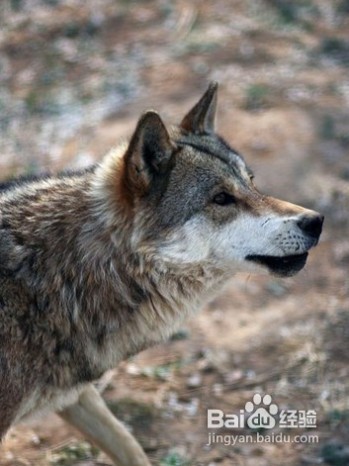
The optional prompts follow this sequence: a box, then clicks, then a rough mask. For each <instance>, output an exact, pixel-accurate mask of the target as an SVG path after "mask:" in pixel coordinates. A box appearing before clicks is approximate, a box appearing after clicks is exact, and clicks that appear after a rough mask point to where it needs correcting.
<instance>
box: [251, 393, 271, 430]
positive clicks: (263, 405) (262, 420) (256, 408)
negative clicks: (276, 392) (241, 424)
mask: <svg viewBox="0 0 349 466" xmlns="http://www.w3.org/2000/svg"><path fill="white" fill-rule="evenodd" d="M245 411H246V413H249V414H250V415H249V417H248V419H247V425H248V427H249V428H250V429H258V428H261V427H263V428H264V429H272V428H273V427H275V424H276V421H275V419H274V417H273V416H275V414H277V412H278V411H279V408H278V407H277V405H276V404H275V403H272V400H271V396H270V395H264V396H263V398H262V396H261V395H260V394H259V393H256V394H255V395H254V396H253V401H248V402H247V403H246V405H245Z"/></svg>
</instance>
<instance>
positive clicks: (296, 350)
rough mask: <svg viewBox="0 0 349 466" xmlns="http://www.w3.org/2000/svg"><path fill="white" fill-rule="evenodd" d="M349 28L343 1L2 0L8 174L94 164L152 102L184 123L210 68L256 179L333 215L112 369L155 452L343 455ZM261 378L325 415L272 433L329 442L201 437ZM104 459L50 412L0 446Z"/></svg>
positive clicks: (124, 410) (6, 458)
mask: <svg viewBox="0 0 349 466" xmlns="http://www.w3.org/2000/svg"><path fill="white" fill-rule="evenodd" d="M348 28H349V2H348V0H337V1H334V0H332V1H330V0H297V1H294V2H287V1H285V0H245V1H242V0H230V1H229V0H216V1H215V2H210V1H208V0H201V1H198V0H194V1H192V2H184V1H170V0H147V1H146V0H143V1H138V2H137V1H128V0H120V1H114V0H85V1H84V0H1V3H0V154H1V155H0V176H1V178H2V179H5V178H7V177H9V176H14V175H19V174H28V173H33V172H40V171H47V170H49V171H57V170H60V169H62V168H74V167H81V166H86V165H88V164H90V163H93V162H94V161H96V160H99V159H100V158H101V157H102V156H103V154H104V153H105V152H106V151H107V150H108V149H109V148H110V147H111V146H113V145H115V144H116V143H117V142H118V141H120V139H121V138H123V137H125V136H127V135H128V134H130V132H132V129H133V128H134V127H135V124H136V121H137V118H138V117H139V115H140V113H141V112H142V111H143V110H144V109H146V108H155V109H157V110H158V111H159V112H160V113H161V115H162V116H163V118H164V119H165V121H167V122H178V121H179V120H180V118H181V117H182V116H183V114H184V112H185V111H186V110H188V109H189V107H190V105H191V104H193V102H194V101H195V99H197V98H198V97H199V96H200V94H201V93H202V92H203V91H204V90H205V88H206V86H207V83H208V82H209V81H210V80H217V81H219V83H220V94H219V129H220V133H221V134H222V135H223V136H224V137H225V138H226V139H227V140H228V141H229V142H230V143H231V144H232V145H233V147H235V148H236V149H238V150H239V152H241V153H243V154H244V155H245V158H246V160H247V161H248V163H249V164H250V166H251V167H252V168H253V170H254V171H255V173H256V184H257V185H258V186H259V187H260V188H261V190H264V191H267V192H269V193H270V194H272V195H275V196H278V197H280V198H284V199H287V200H290V201H291V202H294V203H298V204H302V205H305V206H307V207H310V208H313V209H316V210H319V211H321V212H322V213H323V214H325V217H326V220H325V228H324V232H323V235H322V239H321V242H320V244H319V246H318V247H317V248H316V249H315V250H314V251H313V252H312V253H311V254H310V259H309V261H308V264H307V266H306V268H305V270H303V271H302V272H301V273H300V274H299V275H297V276H296V277H294V278H291V279H283V280H282V279H276V278H273V277H270V276H267V275H260V276H259V275H247V274H238V275H236V276H235V277H234V278H233V279H232V281H231V283H230V284H229V286H227V287H226V290H225V291H224V293H223V294H222V295H221V296H220V297H219V298H217V299H215V300H214V301H213V302H212V303H210V305H209V306H207V308H206V309H204V310H203V311H202V312H201V313H200V314H199V315H197V316H196V318H195V319H193V320H192V321H191V322H189V323H188V325H187V327H186V328H183V330H182V331H181V332H179V333H178V334H176V335H175V336H174V338H173V339H172V340H171V341H170V342H168V343H166V344H164V345H161V346H159V347H156V348H152V349H150V350H147V351H145V352H143V353H142V354H140V355H139V356H137V357H135V358H132V359H131V360H129V361H126V362H124V363H123V364H122V365H121V366H120V367H119V368H117V369H116V370H115V371H114V372H113V374H111V376H110V377H109V379H108V383H107V389H106V391H105V397H106V399H107V400H108V403H109V404H110V406H111V408H112V409H113V411H114V412H115V413H116V414H117V415H118V416H119V418H120V419H122V420H123V421H124V422H125V423H126V424H127V425H128V426H129V428H130V429H131V430H132V431H133V432H134V433H135V434H136V435H137V438H138V439H139V440H140V441H141V443H142V445H143V446H144V448H145V449H146V451H147V452H148V454H149V457H150V458H151V459H152V461H153V464H154V465H162V466H171V465H172V466H184V465H187V466H188V465H195V466H199V465H207V466H228V465H237V466H274V465H275V466H280V465H283V466H303V465H304V466H305V465H311V466H314V465H317V464H325V465H335V466H336V465H337V466H339V465H342V466H343V465H344V466H345V465H349V365H348V358H349V313H348V305H349V278H348V266H349V237H348V226H349V215H348V212H349V156H348V145H349V38H348V37H349V36H348V30H349V29H348ZM255 393H262V394H265V393H267V394H269V395H271V396H272V399H273V402H274V403H276V404H277V405H278V408H279V411H281V410H315V411H316V421H317V423H316V424H317V425H316V428H313V429H309V428H301V427H299V428H289V429H286V430H285V429H281V428H280V427H276V428H275V429H274V430H273V432H274V433H275V434H277V433H284V434H285V433H287V434H289V435H290V436H291V438H294V436H295V435H306V436H308V437H309V436H310V434H311V435H313V434H314V435H317V436H318V442H316V443H312V442H311V441H310V439H309V438H308V440H307V439H306V440H307V441H304V442H303V443H295V442H293V443H292V442H291V441H290V442H287V441H282V442H280V443H278V442H274V443H271V442H270V443H269V442H267V441H263V442H260V443H256V442H253V441H252V442H251V441H250V442H244V441H243V440H241V441H240V442H237V443H236V444H235V445H234V446H232V445H224V443H223V442H220V443H217V444H212V445H210V446H208V445H206V444H207V443H208V429H207V421H206V416H207V409H208V408H215V409H222V410H224V412H226V413H238V412H239V410H241V409H243V408H244V406H245V403H246V402H247V401H251V399H252V397H253V395H254V394H255ZM0 415H1V413H0ZM221 433H224V434H231V433H234V434H241V436H244V435H246V434H251V433H252V434H253V439H256V435H257V433H256V432H252V431H251V430H250V429H249V428H248V427H241V428H240V429H235V430H233V431H232V430H231V429H230V430H229V429H225V430H222V431H221ZM265 433H268V434H270V432H265V431H264V434H265ZM262 434H263V432H262ZM105 464H110V460H108V458H106V457H104V456H103V455H102V454H101V453H100V452H99V451H98V450H97V449H95V448H94V447H91V446H90V445H89V444H88V443H86V442H85V440H83V439H82V438H81V437H80V436H79V434H78V433H77V432H76V431H74V430H73V429H71V428H70V427H68V426H67V425H66V424H64V423H63V421H61V420H60V419H59V418H58V417H56V415H54V414H51V415H47V416H45V417H44V418H38V419H35V420H32V421H30V422H28V423H26V424H22V425H19V426H18V427H16V428H14V429H13V430H12V431H11V432H10V433H9V435H8V436H7V438H6V440H5V442H4V443H3V445H2V446H1V447H0V465H1V466H49V465H53V466H73V465H74V466H75V465H83V466H93V465H94V466H96V465H100V466H101V465H105Z"/></svg>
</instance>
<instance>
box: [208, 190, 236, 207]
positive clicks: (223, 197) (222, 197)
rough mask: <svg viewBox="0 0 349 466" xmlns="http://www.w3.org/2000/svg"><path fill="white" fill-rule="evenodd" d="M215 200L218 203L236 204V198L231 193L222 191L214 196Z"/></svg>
mask: <svg viewBox="0 0 349 466" xmlns="http://www.w3.org/2000/svg"><path fill="white" fill-rule="evenodd" d="M213 202H214V203H215V204H218V205H229V204H235V203H236V199H235V197H234V196H232V195H231V194H228V193H225V192H221V193H219V194H216V195H215V197H214V198H213Z"/></svg>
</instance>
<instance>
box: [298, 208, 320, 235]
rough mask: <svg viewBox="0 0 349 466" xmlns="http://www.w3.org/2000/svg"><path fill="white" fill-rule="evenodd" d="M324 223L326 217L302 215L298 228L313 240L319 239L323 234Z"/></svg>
mask: <svg viewBox="0 0 349 466" xmlns="http://www.w3.org/2000/svg"><path fill="white" fill-rule="evenodd" d="M323 223H324V216H323V215H320V214H317V213H316V214H311V215H309V214H305V215H302V216H301V217H300V218H299V219H298V221H297V226H298V227H299V228H300V230H302V232H303V233H306V234H307V235H308V236H310V237H311V238H314V239H316V240H318V239H319V237H320V235H321V232H322V225H323Z"/></svg>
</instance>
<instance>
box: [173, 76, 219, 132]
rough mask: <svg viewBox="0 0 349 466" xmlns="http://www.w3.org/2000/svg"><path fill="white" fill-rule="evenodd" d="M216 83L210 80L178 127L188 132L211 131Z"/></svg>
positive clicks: (213, 119) (213, 124) (214, 113)
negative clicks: (205, 89)
mask: <svg viewBox="0 0 349 466" xmlns="http://www.w3.org/2000/svg"><path fill="white" fill-rule="evenodd" d="M217 89H218V83H216V82H214V81H213V82H211V83H210V85H209V86H208V89H207V91H206V92H205V94H204V95H203V96H202V97H201V99H200V100H199V102H198V103H197V104H196V105H194V107H193V108H192V109H191V110H190V112H189V113H187V114H186V116H185V117H184V118H183V120H182V122H181V124H180V127H181V128H182V129H184V130H186V131H188V132H190V133H198V134H204V133H213V132H214V130H215V118H216V108H217Z"/></svg>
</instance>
